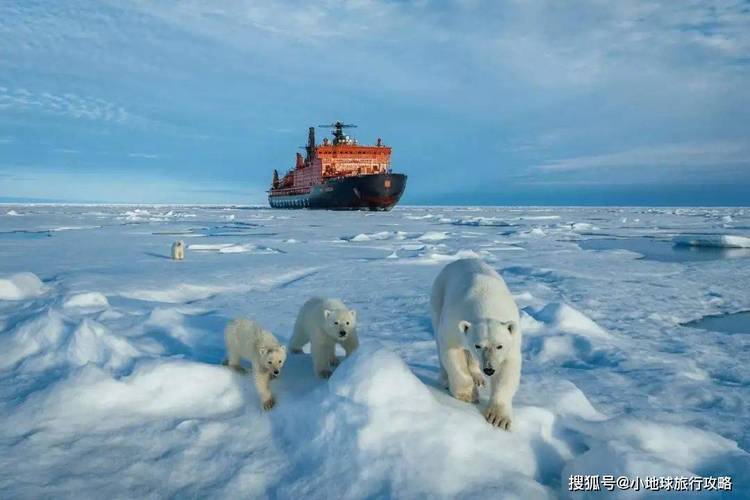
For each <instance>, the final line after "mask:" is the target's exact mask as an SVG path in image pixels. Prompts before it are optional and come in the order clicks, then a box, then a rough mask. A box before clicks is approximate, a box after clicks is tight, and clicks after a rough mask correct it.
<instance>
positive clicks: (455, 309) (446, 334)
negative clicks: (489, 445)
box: [430, 259, 521, 430]
mask: <svg viewBox="0 0 750 500" xmlns="http://www.w3.org/2000/svg"><path fill="white" fill-rule="evenodd" d="M430 305H431V307H432V328H433V330H434V332H435V339H436V341H437V348H438V357H439V359H440V373H441V378H443V380H445V378H447V379H448V380H447V382H448V388H449V389H450V392H451V394H452V395H453V396H454V397H455V398H457V399H461V400H463V401H467V402H476V401H477V400H478V391H477V389H476V386H478V385H484V377H483V376H482V372H484V373H485V374H486V375H487V376H489V377H490V380H491V396H490V402H489V405H488V406H487V409H486V410H485V412H484V416H485V418H486V419H487V421H488V422H489V423H490V424H492V425H494V426H497V427H501V428H503V429H506V430H508V429H510V424H511V420H512V419H513V396H514V395H515V393H516V391H517V390H518V385H519V383H520V381H521V330H520V328H519V313H518V307H517V306H516V303H515V301H514V300H513V296H512V295H511V294H510V291H509V290H508V287H507V286H506V285H505V282H504V281H503V279H502V278H501V277H500V275H499V274H497V272H496V271H495V270H494V269H492V268H491V267H490V266H488V265H487V264H485V263H484V262H482V261H481V260H479V259H461V260H457V261H455V262H452V263H450V264H448V265H447V266H445V267H444V268H443V270H442V271H441V272H440V274H438V277H437V278H435V283H434V284H433V286H432V296H431V298H430ZM477 360H480V361H481V370H480V362H479V361H477Z"/></svg>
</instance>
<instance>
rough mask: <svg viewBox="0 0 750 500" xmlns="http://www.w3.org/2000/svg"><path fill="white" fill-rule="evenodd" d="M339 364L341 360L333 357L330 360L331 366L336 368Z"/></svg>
mask: <svg viewBox="0 0 750 500" xmlns="http://www.w3.org/2000/svg"><path fill="white" fill-rule="evenodd" d="M340 364H341V360H340V359H339V358H336V357H333V358H331V366H332V367H334V368H336V367H337V366H339V365H340Z"/></svg>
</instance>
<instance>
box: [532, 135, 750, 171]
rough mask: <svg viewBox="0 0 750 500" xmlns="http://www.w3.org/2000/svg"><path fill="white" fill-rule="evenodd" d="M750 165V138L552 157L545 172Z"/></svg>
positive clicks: (719, 167)
mask: <svg viewBox="0 0 750 500" xmlns="http://www.w3.org/2000/svg"><path fill="white" fill-rule="evenodd" d="M738 165H739V166H745V167H750V141H746V142H709V143H697V144H665V145H660V146H650V147H640V148H633V149H628V150H625V151H618V152H615V153H607V154H600V155H591V156H579V157H575V158H564V159H559V160H550V161H547V162H545V163H543V164H541V165H538V166H537V167H536V169H537V170H539V171H543V172H565V171H573V170H587V169H604V168H627V167H711V168H713V169H721V168H725V167H734V166H738Z"/></svg>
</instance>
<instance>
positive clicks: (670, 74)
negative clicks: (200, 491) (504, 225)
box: [0, 0, 750, 206]
mask: <svg viewBox="0 0 750 500" xmlns="http://www.w3.org/2000/svg"><path fill="white" fill-rule="evenodd" d="M748 89H750V2H749V1H737V0H734V1H730V0H716V1H702V2H701V1H691V0H684V1H670V0H665V1H662V2H658V1H642V0H620V1H617V2H612V1H605V0H570V1H566V2H560V1H559V0H537V1H535V0H514V1H500V0H498V1H483V0H420V1H413V2H412V1H397V0H349V1H345V0H326V1H322V2H314V1H301V0H279V1H270V0H269V1H247V0H213V1H211V2H206V1H202V0H182V1H172V0H152V1H139V0H117V1H107V0H99V1H92V0H80V1H79V0H56V1H55V2H49V1H46V0H42V1H37V0H21V1H14V0H0V202H20V201H39V202H44V201H56V202H119V203H127V202H142V203H169V202H174V203H236V204H263V203H265V200H266V193H265V190H266V189H267V188H268V186H269V184H270V181H271V175H272V171H273V169H278V170H279V171H285V170H287V169H288V168H291V167H292V166H293V165H294V156H295V153H296V152H297V151H299V149H298V148H299V146H301V145H303V144H304V143H305V140H306V136H307V127H309V126H312V125H318V124H323V123H331V122H333V121H335V120H343V121H346V122H350V123H356V124H357V125H358V126H359V127H358V128H357V129H356V130H355V134H354V135H356V137H357V138H358V139H359V141H360V142H363V143H374V142H375V140H376V139H377V138H378V137H381V138H382V139H383V142H385V143H386V144H388V145H390V146H392V147H393V156H392V167H393V169H394V170H395V171H398V172H404V173H406V174H408V176H409V180H408V183H407V188H406V193H405V194H404V197H403V199H402V203H404V204H451V205H465V204H469V205H471V204H489V205H555V204H562V205H610V204H613V205H742V206H750V91H749V90H748ZM326 133H327V132H326V130H324V129H319V130H318V137H319V139H320V138H322V137H323V134H326Z"/></svg>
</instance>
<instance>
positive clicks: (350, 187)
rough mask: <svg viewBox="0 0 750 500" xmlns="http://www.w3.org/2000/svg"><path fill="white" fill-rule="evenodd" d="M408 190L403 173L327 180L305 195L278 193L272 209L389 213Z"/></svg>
mask: <svg viewBox="0 0 750 500" xmlns="http://www.w3.org/2000/svg"><path fill="white" fill-rule="evenodd" d="M405 188H406V175H404V174H371V175H358V176H353V177H339V178H337V179H328V180H327V181H325V182H324V183H322V184H319V185H317V186H313V188H312V189H311V190H310V192H309V193H305V194H275V193H273V192H271V194H269V196H268V203H269V204H270V205H271V207H272V208H313V209H327V210H390V209H391V208H393V206H394V205H395V204H396V203H398V201H399V200H400V199H401V195H402V194H404V189H405Z"/></svg>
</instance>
